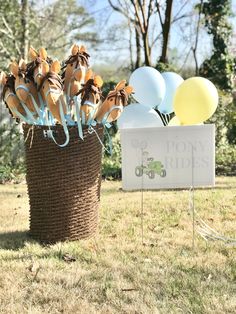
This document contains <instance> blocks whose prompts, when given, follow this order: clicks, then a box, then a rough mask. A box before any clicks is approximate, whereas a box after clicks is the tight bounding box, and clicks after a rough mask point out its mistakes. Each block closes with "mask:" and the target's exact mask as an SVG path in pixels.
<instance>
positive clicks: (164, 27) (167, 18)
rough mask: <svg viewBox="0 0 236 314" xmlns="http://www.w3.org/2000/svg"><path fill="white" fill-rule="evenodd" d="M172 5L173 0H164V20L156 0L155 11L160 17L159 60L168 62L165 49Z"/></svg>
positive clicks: (166, 47)
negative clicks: (160, 40)
mask: <svg viewBox="0 0 236 314" xmlns="http://www.w3.org/2000/svg"><path fill="white" fill-rule="evenodd" d="M172 6H173V0H166V5H165V18H164V21H163V19H162V15H161V12H160V4H159V1H156V7H157V12H158V15H159V18H160V23H161V28H162V38H163V39H162V49H161V57H160V62H162V63H168V58H167V49H168V42H169V35H170V26H171V15H172Z"/></svg>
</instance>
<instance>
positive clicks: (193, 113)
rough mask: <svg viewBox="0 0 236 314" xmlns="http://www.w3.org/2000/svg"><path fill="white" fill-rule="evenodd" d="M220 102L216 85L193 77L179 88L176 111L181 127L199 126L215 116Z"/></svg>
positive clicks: (175, 105) (176, 95) (176, 97)
mask: <svg viewBox="0 0 236 314" xmlns="http://www.w3.org/2000/svg"><path fill="white" fill-rule="evenodd" d="M218 101H219V97H218V92H217V89H216V87H215V85H214V84H212V83H211V82H210V81H209V80H207V79H205V78H203V77H191V78H189V79H187V80H185V81H184V82H183V83H182V84H181V85H180V86H179V87H178V88H177V90H176V93H175V97H174V111H175V114H176V116H177V117H178V118H179V121H180V124H181V125H191V124H198V123H201V122H203V121H205V120H207V119H209V118H210V117H211V116H212V115H213V113H214V112H215V110H216V108H217V105H218Z"/></svg>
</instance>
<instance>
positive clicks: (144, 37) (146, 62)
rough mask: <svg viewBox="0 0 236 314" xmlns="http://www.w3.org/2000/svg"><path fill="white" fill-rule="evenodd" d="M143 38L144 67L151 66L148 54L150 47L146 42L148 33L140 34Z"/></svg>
mask: <svg viewBox="0 0 236 314" xmlns="http://www.w3.org/2000/svg"><path fill="white" fill-rule="evenodd" d="M142 37H143V47H144V62H145V65H146V66H150V65H151V54H150V47H149V41H148V31H146V32H145V33H143V34H142Z"/></svg>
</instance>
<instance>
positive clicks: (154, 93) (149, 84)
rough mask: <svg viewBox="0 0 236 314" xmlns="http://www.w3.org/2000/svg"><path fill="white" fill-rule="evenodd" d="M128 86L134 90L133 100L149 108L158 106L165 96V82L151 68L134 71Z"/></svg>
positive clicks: (145, 67)
mask: <svg viewBox="0 0 236 314" xmlns="http://www.w3.org/2000/svg"><path fill="white" fill-rule="evenodd" d="M129 85H131V86H132V87H133V88H134V94H133V97H134V99H135V100H136V101H138V102H139V103H140V104H145V106H147V107H149V108H155V107H156V106H158V105H160V103H161V102H162V100H163V98H164V95H165V88H166V87H165V81H164V79H163V77H162V75H161V73H160V72H158V71H157V70H156V69H154V68H152V67H147V66H144V67H141V68H138V69H136V70H135V71H134V72H133V73H132V74H131V76H130V80H129Z"/></svg>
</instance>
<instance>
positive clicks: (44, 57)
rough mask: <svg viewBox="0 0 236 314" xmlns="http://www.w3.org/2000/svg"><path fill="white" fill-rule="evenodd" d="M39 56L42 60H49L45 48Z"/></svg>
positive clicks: (40, 50) (41, 49)
mask: <svg viewBox="0 0 236 314" xmlns="http://www.w3.org/2000/svg"><path fill="white" fill-rule="evenodd" d="M39 56H40V58H41V59H43V60H47V56H48V53H47V51H46V49H45V48H43V47H42V48H40V49H39Z"/></svg>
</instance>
